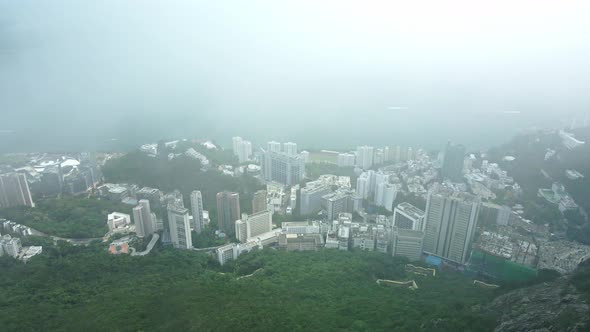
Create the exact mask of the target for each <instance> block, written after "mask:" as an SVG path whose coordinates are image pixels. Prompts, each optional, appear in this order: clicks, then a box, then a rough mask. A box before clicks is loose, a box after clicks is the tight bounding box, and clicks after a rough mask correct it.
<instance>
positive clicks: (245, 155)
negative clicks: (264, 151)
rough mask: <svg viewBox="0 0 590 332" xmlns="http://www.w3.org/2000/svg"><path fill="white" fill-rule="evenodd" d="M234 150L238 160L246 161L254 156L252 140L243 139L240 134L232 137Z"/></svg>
mask: <svg viewBox="0 0 590 332" xmlns="http://www.w3.org/2000/svg"><path fill="white" fill-rule="evenodd" d="M232 143H233V152H234V155H235V156H236V157H238V161H239V162H240V164H241V163H245V162H247V161H248V160H250V158H251V157H252V142H250V141H247V140H244V139H242V138H241V137H239V136H236V137H233V138H232Z"/></svg>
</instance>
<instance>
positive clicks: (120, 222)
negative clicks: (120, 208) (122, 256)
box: [107, 212, 131, 232]
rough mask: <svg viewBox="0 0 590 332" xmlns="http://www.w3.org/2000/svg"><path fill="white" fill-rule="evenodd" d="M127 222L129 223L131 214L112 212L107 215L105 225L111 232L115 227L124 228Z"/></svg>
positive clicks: (127, 224)
mask: <svg viewBox="0 0 590 332" xmlns="http://www.w3.org/2000/svg"><path fill="white" fill-rule="evenodd" d="M129 224H131V216H130V215H128V214H126V213H120V212H113V213H109V214H108V215H107V225H108V226H109V231H111V232H112V231H114V230H115V229H120V228H125V227H127V226H129Z"/></svg>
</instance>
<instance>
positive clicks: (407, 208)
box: [395, 202, 424, 219]
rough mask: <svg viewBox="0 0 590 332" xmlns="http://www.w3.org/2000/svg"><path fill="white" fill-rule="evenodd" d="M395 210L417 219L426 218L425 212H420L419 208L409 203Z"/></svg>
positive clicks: (400, 205)
mask: <svg viewBox="0 0 590 332" xmlns="http://www.w3.org/2000/svg"><path fill="white" fill-rule="evenodd" d="M395 208H396V209H398V210H400V211H402V212H404V213H405V214H407V215H410V216H411V217H413V218H415V219H418V218H422V217H424V211H422V210H420V209H419V208H417V207H415V206H414V205H412V204H410V203H408V202H403V203H400V204H398V206H396V207H395Z"/></svg>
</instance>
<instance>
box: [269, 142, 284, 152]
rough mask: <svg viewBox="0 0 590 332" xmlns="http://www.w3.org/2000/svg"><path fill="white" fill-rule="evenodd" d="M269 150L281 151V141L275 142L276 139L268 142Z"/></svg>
mask: <svg viewBox="0 0 590 332" xmlns="http://www.w3.org/2000/svg"><path fill="white" fill-rule="evenodd" d="M267 150H268V151H270V152H276V153H280V152H281V143H279V142H275V141H270V142H268V143H267Z"/></svg>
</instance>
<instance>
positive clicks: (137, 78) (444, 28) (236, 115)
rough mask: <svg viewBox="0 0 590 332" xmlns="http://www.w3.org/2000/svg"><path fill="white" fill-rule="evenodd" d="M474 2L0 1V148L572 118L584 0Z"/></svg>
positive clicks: (482, 143)
mask: <svg viewBox="0 0 590 332" xmlns="http://www.w3.org/2000/svg"><path fill="white" fill-rule="evenodd" d="M482 6H484V5H482V4H475V3H472V2H468V1H459V0H456V1H451V2H446V3H444V4H443V3H441V4H432V3H429V4H428V5H427V6H426V5H424V4H420V3H390V2H381V1H375V2H370V3H358V2H352V1H350V2H349V1H326V2H322V3H320V4H318V3H316V2H312V1H298V2H293V3H283V2H276V1H263V0H257V1H250V2H247V3H246V2H240V1H235V2H232V3H231V4H228V3H227V2H224V3H223V4H221V3H215V2H207V3H205V2H193V1H179V0H175V1H167V2H149V1H147V2H143V1H142V2H141V3H139V2H120V1H100V2H94V3H81V2H77V1H66V0H58V1H18V2H9V1H4V2H1V3H0V71H1V72H2V75H0V112H1V120H2V121H1V124H0V151H1V152H6V151H19V150H52V149H54V150H55V149H59V150H63V149H92V148H102V149H109V148H114V147H130V146H135V145H137V144H140V143H142V142H145V141H155V140H157V139H159V138H161V137H163V136H165V137H170V138H173V137H211V138H214V139H217V140H218V141H220V142H221V143H223V144H227V143H228V142H229V138H230V137H231V136H233V135H241V136H244V137H248V138H250V139H251V140H253V141H254V142H255V143H256V142H263V141H265V140H268V139H271V138H275V139H279V140H295V141H297V142H299V143H300V144H301V145H302V146H318V145H322V146H324V147H326V146H332V147H334V148H338V147H350V146H354V145H357V144H361V143H367V144H375V143H377V142H379V143H381V142H391V144H407V145H415V146H425V147H433V148H439V147H440V142H441V141H443V142H444V141H446V140H447V139H451V140H454V141H459V142H463V143H465V144H467V145H468V146H469V147H473V148H477V147H488V146H491V145H495V144H498V143H500V142H503V141H504V140H505V138H506V136H511V135H512V134H514V133H516V132H517V131H518V130H519V129H524V128H529V127H531V126H549V125H552V126H559V125H562V124H565V123H567V122H569V118H570V115H571V114H576V115H579V114H581V115H580V116H579V117H580V118H583V115H584V113H586V112H588V110H589V109H590V99H589V97H588V95H587V93H586V92H587V87H588V86H590V79H589V76H590V75H589V74H590V66H588V62H587V61H586V59H588V58H590V41H589V40H588V38H587V35H588V33H589V32H590V28H589V25H588V24H587V20H586V17H585V16H586V15H585V13H587V12H588V9H589V8H588V6H589V5H588V4H587V3H581V2H574V1H571V2H569V1H566V2H564V3H562V4H560V6H559V7H557V8H554V7H553V6H550V5H548V4H547V5H546V4H540V3H538V2H529V1H524V2H519V3H518V4H514V3H512V2H508V1H505V2H503V1H500V2H494V3H493V4H487V5H485V6H484V7H482ZM533 6H534V10H533ZM425 7H426V8H428V10H425V9H424V8H425ZM459 9H460V10H459ZM523 17H526V18H527V22H526V24H523V22H522V18H523ZM548 22H551V23H550V24H549V23H548ZM565 87H567V88H565ZM111 139H117V141H111ZM319 143H321V144H319Z"/></svg>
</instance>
